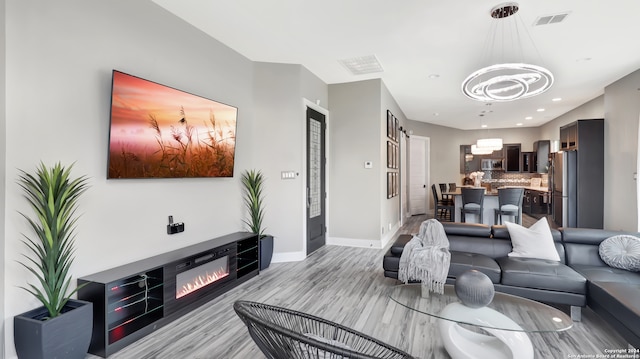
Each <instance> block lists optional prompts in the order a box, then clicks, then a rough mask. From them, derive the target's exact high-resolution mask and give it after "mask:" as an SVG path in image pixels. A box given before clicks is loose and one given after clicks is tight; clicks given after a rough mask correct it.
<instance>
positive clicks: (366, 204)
mask: <svg viewBox="0 0 640 359" xmlns="http://www.w3.org/2000/svg"><path fill="white" fill-rule="evenodd" d="M329 104H330V109H331V126H330V128H329V136H330V140H329V141H330V144H329V151H330V156H331V161H330V162H329V173H330V174H329V186H330V188H331V193H330V194H329V222H330V223H331V226H330V228H329V236H330V237H332V238H341V239H349V240H353V241H356V243H357V241H361V242H362V243H363V244H362V245H364V246H368V244H365V243H370V241H371V240H376V241H378V240H379V239H380V236H381V235H380V228H379V225H380V208H381V207H380V196H379V193H380V191H381V189H382V188H386V187H382V183H381V180H380V171H381V168H382V167H381V166H386V161H385V162H384V163H381V160H380V140H379V139H380V132H381V130H380V125H379V123H380V106H381V104H380V80H367V81H360V82H352V83H344V84H333V85H329ZM385 121H386V118H385ZM365 161H372V162H373V168H372V169H365V168H364V162H365Z"/></svg>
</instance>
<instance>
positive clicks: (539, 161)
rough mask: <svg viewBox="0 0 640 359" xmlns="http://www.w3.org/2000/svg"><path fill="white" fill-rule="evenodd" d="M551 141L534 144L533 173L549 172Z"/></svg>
mask: <svg viewBox="0 0 640 359" xmlns="http://www.w3.org/2000/svg"><path fill="white" fill-rule="evenodd" d="M550 148H551V141H549V140H544V141H536V142H534V143H533V154H534V156H535V161H534V166H535V169H534V171H533V172H537V173H548V172H549V150H550Z"/></svg>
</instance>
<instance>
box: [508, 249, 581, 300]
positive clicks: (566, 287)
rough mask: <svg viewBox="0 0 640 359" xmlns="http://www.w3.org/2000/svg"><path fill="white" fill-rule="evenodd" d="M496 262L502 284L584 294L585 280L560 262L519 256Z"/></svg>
mask: <svg viewBox="0 0 640 359" xmlns="http://www.w3.org/2000/svg"><path fill="white" fill-rule="evenodd" d="M497 262H498V265H500V268H501V269H502V279H501V284H503V285H511V286H515V287H527V288H534V289H544V290H553V291H558V292H569V293H577V294H586V290H587V285H586V282H587V280H586V279H585V278H584V277H583V276H582V275H580V274H579V273H578V272H576V271H574V270H573V269H571V268H569V267H568V266H566V265H564V264H562V263H560V262H557V261H551V260H546V259H535V258H520V257H503V258H498V259H497Z"/></svg>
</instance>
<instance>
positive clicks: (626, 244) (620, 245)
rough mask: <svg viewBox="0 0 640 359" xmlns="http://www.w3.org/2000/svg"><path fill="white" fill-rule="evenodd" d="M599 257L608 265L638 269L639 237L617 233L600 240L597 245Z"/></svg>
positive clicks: (639, 254) (639, 262)
mask: <svg viewBox="0 0 640 359" xmlns="http://www.w3.org/2000/svg"><path fill="white" fill-rule="evenodd" d="M598 251H599V254H600V258H602V260H603V261H604V262H605V263H607V264H608V265H609V266H611V267H614V268H620V269H626V270H629V271H633V272H638V271H640V238H638V237H635V236H629V235H624V234H622V235H617V236H613V237H609V238H607V239H605V240H604V241H602V243H600V245H599V246H598Z"/></svg>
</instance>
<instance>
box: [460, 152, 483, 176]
mask: <svg viewBox="0 0 640 359" xmlns="http://www.w3.org/2000/svg"><path fill="white" fill-rule="evenodd" d="M480 165H481V156H477V155H474V154H472V153H471V145H460V173H462V174H467V173H471V172H476V171H480Z"/></svg>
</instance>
